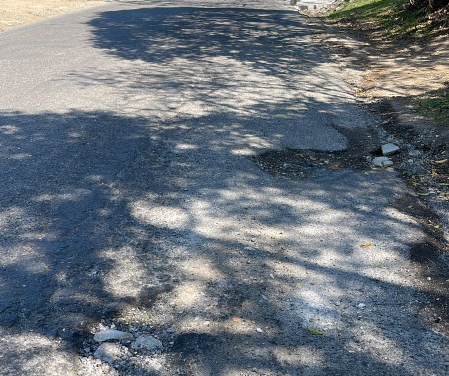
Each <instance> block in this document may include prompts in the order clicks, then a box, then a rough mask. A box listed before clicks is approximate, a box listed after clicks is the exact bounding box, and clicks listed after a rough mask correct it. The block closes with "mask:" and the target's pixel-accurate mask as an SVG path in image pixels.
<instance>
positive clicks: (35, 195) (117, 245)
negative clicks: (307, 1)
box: [0, 8, 447, 376]
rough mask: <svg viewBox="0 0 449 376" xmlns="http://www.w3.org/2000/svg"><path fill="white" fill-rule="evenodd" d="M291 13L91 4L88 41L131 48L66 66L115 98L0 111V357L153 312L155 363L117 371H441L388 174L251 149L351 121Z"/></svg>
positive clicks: (38, 368) (297, 140) (439, 347)
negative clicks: (287, 168) (294, 168)
mask: <svg viewBox="0 0 449 376" xmlns="http://www.w3.org/2000/svg"><path fill="white" fill-rule="evenodd" d="M296 17H297V15H296V14H295V13H293V12H283V11H267V10H243V9H223V8H222V9H215V8H214V9H195V8H166V9H145V8H144V9H137V10H122V11H117V12H104V13H102V14H100V15H99V16H98V18H96V19H94V20H92V21H90V22H89V26H90V27H91V28H92V44H93V45H94V47H96V48H98V49H100V50H102V51H104V52H105V53H106V54H107V55H109V56H113V57H114V58H117V59H118V60H119V62H120V64H123V62H124V61H125V62H127V63H129V62H130V61H132V62H133V63H135V64H136V65H135V66H129V65H124V66H125V67H126V68H129V70H121V69H123V66H121V65H120V64H118V66H117V67H116V68H117V69H116V70H111V71H109V72H108V71H102V72H99V71H91V72H87V73H84V74H81V73H80V72H72V74H71V75H69V76H68V77H66V78H64V79H65V80H66V82H67V83H68V82H70V80H74V81H76V83H77V85H80V86H82V87H86V88H89V87H91V86H95V85H104V86H111V87H113V88H114V89H115V90H116V91H117V92H118V93H119V94H120V95H122V96H123V98H125V99H126V100H125V102H126V105H123V104H121V106H118V108H117V109H115V110H110V109H109V110H96V111H93V110H90V111H87V110H70V111H66V112H60V113H57V112H51V111H49V112H40V113H25V112H3V113H1V114H0V144H1V145H2V150H1V152H0V159H1V162H2V168H1V169H0V182H1V183H0V188H1V195H0V204H1V207H0V229H1V236H2V238H1V240H0V250H1V261H0V278H1V279H0V281H1V290H0V302H1V303H0V304H1V306H0V325H1V327H2V330H3V331H4V332H5V333H7V335H8V337H7V338H9V339H10V341H11V344H12V345H11V346H10V347H9V348H8V349H6V350H5V351H4V352H3V354H2V355H1V357H2V358H1V359H2V362H4V363H5V364H6V363H8V364H9V367H12V368H11V369H14V370H15V371H17V370H19V371H18V373H20V372H22V373H27V372H28V373H29V374H32V372H34V374H39V372H40V374H45V373H46V372H47V370H46V369H45V365H35V362H36V358H39V356H41V354H42V351H54V352H55V353H58V352H59V353H61V354H64V355H65V356H66V355H67V354H68V353H70V352H72V351H73V352H75V353H77V352H80V351H81V347H82V346H83V345H84V343H85V341H89V340H91V337H92V335H91V333H89V329H90V328H91V326H92V325H96V324H98V322H99V321H101V320H104V321H105V322H106V323H110V322H111V320H112V318H118V319H120V323H121V324H120V325H121V327H120V328H123V329H126V330H130V329H131V327H132V326H135V327H137V328H142V327H144V326H145V325H144V324H147V323H151V325H152V328H151V329H149V330H150V332H151V334H154V335H157V336H158V337H159V338H160V339H161V340H162V341H163V343H164V346H165V351H164V354H162V355H160V356H156V355H155V356H154V357H155V358H156V359H159V360H160V361H161V362H163V365H164V367H166V369H167V370H168V371H164V367H162V369H160V370H159V371H156V370H154V369H151V367H150V368H148V367H149V366H148V367H147V366H146V365H142V364H130V365H129V367H128V368H126V367H125V368H122V369H121V370H122V373H123V374H142V375H154V374H158V375H165V374H173V373H174V372H175V370H176V369H178V368H179V370H180V373H181V374H186V375H188V374H199V375H212V374H213V375H223V376H224V375H233V374H243V373H245V372H246V373H250V372H252V370H253V369H254V372H257V373H259V374H266V375H302V374H321V375H329V374H348V373H350V374H351V375H365V374H367V373H376V374H385V375H398V374H400V375H410V376H411V375H415V374H417V372H422V373H423V374H426V372H427V373H428V374H439V373H441V374H444V369H443V367H444V365H443V362H444V357H445V356H446V355H445V353H444V349H445V347H446V345H447V338H445V337H444V336H443V335H442V334H440V333H439V332H437V331H436V330H433V329H432V330H431V329H429V327H428V325H427V324H425V323H423V322H422V321H421V320H420V318H419V317H417V316H416V312H417V311H416V306H415V303H416V301H419V302H421V303H424V304H425V303H426V301H427V299H428V297H427V296H426V295H425V294H423V293H422V292H421V291H420V290H419V288H418V287H416V286H414V285H413V284H411V283H410V279H409V275H410V274H413V273H414V268H413V266H412V265H411V264H410V263H409V255H408V245H409V244H411V243H419V242H420V241H421V240H422V239H421V235H422V234H421V230H420V228H419V226H418V225H417V224H416V223H415V222H414V221H413V220H412V219H411V218H410V217H409V216H407V215H405V214H403V213H401V212H400V211H398V210H395V209H394V208H393V207H391V205H390V204H391V203H392V202H394V201H395V200H396V199H398V198H399V197H401V196H402V195H403V194H404V189H403V187H402V185H401V183H400V181H399V180H398V179H397V177H396V176H395V175H394V174H393V173H390V172H387V171H374V172H373V171H365V172H366V173H365V172H354V171H351V170H350V169H341V170H331V169H328V168H326V167H325V166H324V165H323V167H322V168H321V172H322V173H320V174H317V175H316V176H312V177H311V178H309V179H288V178H283V177H281V176H276V175H272V174H269V173H268V172H266V171H262V170H260V168H259V167H258V166H257V165H256V164H255V163H254V160H253V157H254V156H256V155H258V154H259V153H261V152H264V151H267V150H271V149H282V148H285V147H286V145H287V146H291V147H294V148H296V149H306V148H309V149H310V148H314V149H320V150H322V151H323V152H326V151H327V152H333V151H335V150H341V149H342V148H344V147H345V138H344V137H343V136H342V135H340V134H339V133H338V132H337V131H336V129H335V128H334V125H337V123H338V122H342V123H344V124H343V125H346V126H349V127H350V126H358V125H360V123H363V122H364V121H365V122H366V118H365V115H364V114H363V111H362V110H361V109H360V108H358V107H357V106H356V105H355V104H354V101H351V95H350V94H348V91H347V90H346V89H344V87H343V86H344V85H342V84H341V82H340V81H339V80H338V79H336V78H335V77H329V76H328V75H327V74H326V72H325V71H322V70H321V68H322V66H321V65H323V64H324V63H322V62H320V61H321V60H320V59H321V58H320V51H319V50H317V49H311V48H310V47H307V48H306V45H305V44H304V41H306V40H307V35H308V32H309V31H307V30H306V28H305V26H304V25H302V24H301V23H300V22H298V21H297V19H296ZM296 39H298V40H300V41H302V42H303V43H296V42H295V41H296ZM242 66H243V67H244V68H245V69H243V68H242ZM237 68H238V69H237ZM220 72H221V73H222V74H221V75H220ZM312 73H314V74H312ZM312 79H313V80H312ZM311 80H312V82H309V81H311ZM195 85H196V86H195ZM251 89H253V90H254V92H253V93H252V95H251V96H245V95H246V93H247V92H248V91H250V90H251ZM301 90H302V91H301ZM345 90H346V91H345ZM300 92H301V94H298V93H300ZM86 95H88V93H87V92H86ZM299 95H300V96H299ZM114 103H115V102H114ZM360 119H362V120H363V121H362V120H360ZM323 137H324V138H325V139H326V138H328V139H329V140H334V141H335V140H337V141H335V143H334V144H331V145H328V144H326V143H323V142H322V138H323ZM323 145H325V146H323ZM364 244H365V245H366V244H371V246H370V247H366V248H364V247H362V245H364ZM440 298H441V299H443V298H445V297H444V296H443V295H441V297H440ZM360 303H363V304H365V306H360V305H359V304H360ZM167 327H173V328H175V329H176V331H175V333H167V332H166V330H165V329H166V328H167ZM55 330H56V331H57V333H55V332H54V331H55ZM139 330H140V329H139ZM30 331H33V332H30ZM30 333H34V334H33V335H34V337H32V338H31V340H30V342H29V343H28V344H27V345H26V346H28V347H27V348H28V349H32V351H31V350H30V352H29V353H26V354H25V356H24V357H21V358H17V359H16V360H15V359H14V357H13V355H14V354H15V353H16V352H17V351H18V350H17V349H20V348H21V347H20V341H23V338H28V337H27V336H30ZM55 336H56V337H57V338H61V346H60V347H54V348H52V346H54V342H51V341H50V340H49V338H53V337H55ZM33 338H34V340H36V342H35V343H33ZM39 338H40V340H45V341H47V342H45V346H46V347H45V346H44V345H42V346H43V347H42V350H41V349H39V350H36V343H39V342H38V339H39ZM14 339H18V341H17V342H19V343H18V344H17V347H15V346H16V342H14ZM48 341H50V342H48ZM170 342H173V343H172V344H170ZM52 349H53V350H52ZM429 353H430V354H433V357H432V359H430V358H429V357H428V356H427V355H428V354H429ZM440 360H441V361H440ZM31 365H33V366H34V367H35V369H34V370H31V371H30V367H31Z"/></svg>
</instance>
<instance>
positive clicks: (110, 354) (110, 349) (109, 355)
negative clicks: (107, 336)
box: [94, 342, 120, 363]
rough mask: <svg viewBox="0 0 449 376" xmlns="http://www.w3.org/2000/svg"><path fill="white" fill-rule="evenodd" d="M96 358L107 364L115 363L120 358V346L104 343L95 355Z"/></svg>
mask: <svg viewBox="0 0 449 376" xmlns="http://www.w3.org/2000/svg"><path fill="white" fill-rule="evenodd" d="M94 356H95V358H97V359H98V360H102V361H104V362H107V363H111V362H114V361H116V360H118V359H119V358H120V345H118V344H116V343H109V342H106V343H102V344H101V345H100V347H98V349H97V350H96V351H95V353H94Z"/></svg>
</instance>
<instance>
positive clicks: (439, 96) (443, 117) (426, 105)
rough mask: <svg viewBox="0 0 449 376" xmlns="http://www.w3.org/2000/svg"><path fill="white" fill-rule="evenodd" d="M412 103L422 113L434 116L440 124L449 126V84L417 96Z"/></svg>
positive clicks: (430, 116) (426, 115) (429, 116)
mask: <svg viewBox="0 0 449 376" xmlns="http://www.w3.org/2000/svg"><path fill="white" fill-rule="evenodd" d="M410 104H411V106H412V107H413V108H414V109H415V111H416V112H418V113H419V114H420V115H423V116H425V117H428V118H433V119H434V120H435V122H436V123H437V124H438V125H440V126H443V127H449V85H446V87H444V88H442V89H439V90H434V91H431V92H428V93H426V94H425V95H422V96H419V97H415V98H413V99H412V100H411V103H410Z"/></svg>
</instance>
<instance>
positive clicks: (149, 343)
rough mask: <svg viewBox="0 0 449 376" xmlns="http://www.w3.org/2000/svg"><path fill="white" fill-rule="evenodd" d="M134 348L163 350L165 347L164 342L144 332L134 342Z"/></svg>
mask: <svg viewBox="0 0 449 376" xmlns="http://www.w3.org/2000/svg"><path fill="white" fill-rule="evenodd" d="M131 347H132V348H133V349H145V350H148V351H161V350H162V349H163V348H164V347H163V345H162V342H161V341H159V340H158V339H157V338H154V337H153V336H150V335H148V334H142V335H141V336H139V337H138V338H137V339H136V340H135V341H134V342H133V343H132V344H131Z"/></svg>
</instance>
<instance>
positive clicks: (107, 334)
mask: <svg viewBox="0 0 449 376" xmlns="http://www.w3.org/2000/svg"><path fill="white" fill-rule="evenodd" d="M132 338H133V335H132V334H131V333H127V332H122V331H120V330H115V329H106V330H102V331H100V332H98V333H95V335H94V340H95V341H97V342H103V341H109V340H111V339H113V340H117V341H120V340H122V339H132Z"/></svg>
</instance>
